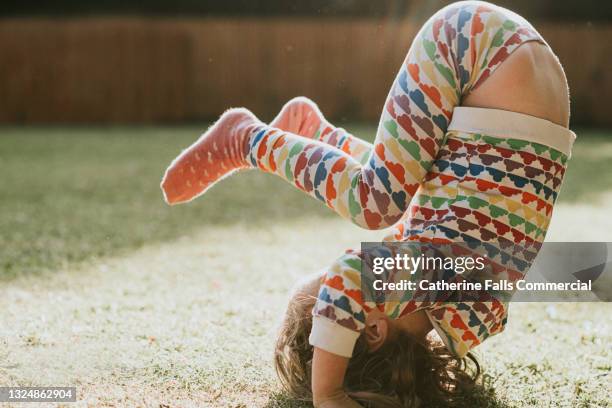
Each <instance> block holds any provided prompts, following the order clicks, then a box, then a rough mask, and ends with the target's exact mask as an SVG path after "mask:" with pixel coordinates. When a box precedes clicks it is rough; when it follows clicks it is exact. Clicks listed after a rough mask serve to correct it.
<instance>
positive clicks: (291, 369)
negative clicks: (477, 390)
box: [275, 282, 480, 407]
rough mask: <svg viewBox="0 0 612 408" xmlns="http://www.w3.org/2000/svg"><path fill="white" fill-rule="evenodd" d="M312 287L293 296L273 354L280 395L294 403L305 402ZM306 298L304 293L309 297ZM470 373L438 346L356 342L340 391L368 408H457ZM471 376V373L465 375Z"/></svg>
mask: <svg viewBox="0 0 612 408" xmlns="http://www.w3.org/2000/svg"><path fill="white" fill-rule="evenodd" d="M308 285H313V284H312V282H309V283H307V284H306V285H305V287H306V290H305V291H299V292H297V293H296V294H295V295H294V296H293V297H292V299H291V301H290V302H289V306H288V307H287V314H286V316H285V320H284V322H283V324H282V327H281V330H280V333H279V336H278V339H277V342H276V350H275V351H276V352H275V366H276V372H277V373H278V375H279V377H280V380H281V382H282V384H283V386H284V387H285V389H286V390H287V391H288V392H289V393H290V394H291V395H292V396H293V397H295V398H299V399H305V400H310V399H312V392H311V382H310V380H311V378H310V376H311V363H312V355H313V347H312V346H311V345H310V344H309V342H308V337H309V336H310V331H311V328H312V315H311V311H312V308H313V306H314V303H315V302H316V297H315V296H312V295H311V293H312V289H313V288H312V287H309V286H308ZM309 292H310V293H309ZM468 357H469V358H470V359H471V360H472V361H473V362H474V365H475V369H474V370H467V361H466V360H465V359H459V358H457V357H455V356H453V355H452V354H451V353H450V352H449V351H448V350H447V349H446V347H444V346H443V345H442V344H441V343H439V342H435V341H432V340H428V341H427V342H426V344H423V343H422V342H418V341H416V340H415V339H414V338H412V337H411V336H409V335H408V334H406V333H404V332H398V333H396V334H395V335H394V336H393V340H392V341H386V342H385V343H384V344H382V345H381V346H380V347H378V348H377V349H376V350H375V351H371V347H370V346H369V345H368V344H367V341H366V339H365V336H364V335H362V336H361V337H359V339H358V340H357V344H356V345H355V350H354V352H353V356H352V357H351V359H350V361H349V366H348V369H347V373H346V376H345V379H344V389H345V391H346V393H347V394H348V395H349V396H351V397H352V398H353V399H355V400H357V401H359V402H361V403H362V404H365V406H371V407H412V406H415V404H416V403H417V402H419V401H421V402H425V403H428V404H433V405H441V404H443V405H446V406H449V405H451V406H452V405H454V404H459V403H460V401H459V399H460V398H461V395H462V394H463V392H464V391H466V390H467V389H469V387H471V386H472V385H473V384H474V381H475V380H476V378H477V377H478V375H479V372H480V367H479V365H478V362H477V361H476V359H475V358H474V357H473V356H472V355H468ZM470 371H473V372H470Z"/></svg>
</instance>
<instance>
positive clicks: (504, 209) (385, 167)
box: [247, 1, 569, 356]
mask: <svg viewBox="0 0 612 408" xmlns="http://www.w3.org/2000/svg"><path fill="white" fill-rule="evenodd" d="M529 41H539V42H541V43H544V41H543V39H542V38H541V37H540V35H539V34H538V33H537V32H536V31H535V29H534V28H533V27H532V26H531V25H530V24H529V23H528V22H527V21H525V20H524V19H522V18H521V17H520V16H517V15H516V14H514V13H512V12H510V11H508V10H505V9H502V8H499V7H497V6H494V5H491V4H488V3H483V2H471V1H470V2H460V3H454V4H452V5H450V6H448V7H446V8H444V9H442V10H440V11H439V12H438V13H437V14H435V15H434V16H433V17H432V18H431V19H430V20H429V21H428V22H427V23H426V24H425V25H424V27H423V28H422V29H421V30H420V32H419V33H418V34H417V36H416V38H415V40H414V42H413V43H412V46H411V48H410V50H409V52H408V54H407V56H406V59H405V62H404V63H403V64H402V66H401V68H400V71H399V73H398V74H397V77H396V78H395V81H394V82H393V85H392V87H391V90H390V92H389V95H388V97H387V100H386V102H385V106H384V109H383V112H382V116H381V118H380V123H379V127H378V131H377V133H376V139H375V141H374V143H373V144H368V143H366V142H364V141H362V140H359V139H357V138H355V137H353V136H351V135H350V134H348V133H347V132H346V131H344V130H343V129H339V128H333V127H328V128H324V129H321V130H320V132H318V134H317V135H316V137H315V139H314V140H313V139H309V138H305V137H302V136H299V135H295V134H290V133H287V132H284V131H281V130H279V129H276V128H272V127H269V126H266V125H261V126H258V127H257V128H255V129H254V130H253V132H252V134H251V136H250V142H249V146H248V154H247V159H248V161H249V162H250V164H251V165H252V166H253V167H255V168H258V169H260V170H263V171H265V172H269V173H274V174H277V175H278V176H280V177H282V178H284V179H285V180H286V181H287V182H289V183H291V184H293V185H294V186H295V187H297V188H298V189H300V190H302V191H304V192H305V193H307V194H309V195H311V196H313V197H315V198H316V199H318V200H320V201H322V202H324V203H325V204H326V205H327V206H328V207H329V208H331V209H332V210H334V211H335V212H336V213H338V214H339V215H340V216H342V217H345V218H347V219H349V220H351V221H352V222H353V223H355V224H357V225H358V226H361V227H364V228H368V229H382V228H386V227H390V226H393V230H392V232H391V233H390V234H389V235H388V236H387V239H388V240H397V241H406V240H410V241H422V242H457V241H464V240H467V239H470V240H479V241H482V242H496V243H498V242H503V241H504V240H505V241H508V242H512V243H514V244H521V245H530V246H535V247H538V245H539V244H540V243H541V242H542V241H543V240H544V236H545V234H546V230H547V227H548V224H549V221H550V218H551V214H552V207H553V204H554V202H555V199H556V197H557V194H558V191H559V187H560V184H561V180H562V178H563V174H564V170H565V165H566V161H567V159H568V155H569V147H567V146H556V145H554V143H553V146H552V147H551V145H550V143H548V140H549V139H550V138H546V137H545V136H546V134H550V133H551V132H554V131H557V130H558V131H559V132H561V133H563V131H566V132H569V131H567V129H564V128H562V127H560V126H558V128H559V129H556V128H554V126H556V125H554V124H552V123H550V122H547V121H544V120H542V119H537V118H533V117H530V116H527V115H521V114H517V113H511V112H502V111H496V112H497V113H491V114H488V112H486V111H490V110H485V109H472V108H457V107H458V106H459V105H460V101H461V99H462V96H463V95H466V94H467V93H469V92H470V91H471V90H473V89H475V88H477V87H478V86H479V85H480V84H482V83H483V82H484V81H486V80H487V78H488V77H489V76H490V75H491V73H492V72H493V71H494V70H495V69H496V68H497V67H498V66H499V65H500V64H502V63H503V62H504V60H505V59H506V58H507V57H508V56H509V55H510V54H511V53H512V52H513V51H514V50H515V49H517V47H519V46H521V45H522V44H524V43H526V42H529ZM483 111H484V112H483ZM513 115H514V116H513ZM500 123H501V124H502V125H500ZM510 125H512V126H510ZM513 126H514V127H513ZM534 129H539V130H542V131H543V132H544V133H545V134H544V135H543V136H542V135H540V136H538V135H539V134H536V135H535V136H534V133H537V132H534ZM552 139H554V138H552ZM562 139H563V135H562V136H561V140H562ZM566 147H567V148H566ZM360 269H361V258H360V254H359V251H348V252H347V253H346V254H345V255H344V256H342V257H341V258H339V259H338V260H337V262H336V263H335V264H334V265H332V266H331V267H330V268H329V270H328V271H327V273H326V275H325V277H324V279H323V280H322V282H323V283H322V287H321V291H320V294H319V299H318V302H317V304H316V306H315V308H314V310H313V316H314V317H313V331H312V334H311V338H310V341H311V344H313V345H315V346H318V347H321V348H324V349H327V350H328V351H331V352H335V353H337V354H340V355H346V356H350V355H351V353H352V347H353V344H354V342H355V341H356V338H357V337H358V336H359V332H360V331H361V329H363V327H364V321H365V315H366V314H367V312H368V310H371V308H373V307H379V308H384V310H385V311H386V312H387V313H388V315H389V316H390V317H400V316H402V315H405V314H406V313H410V312H413V311H415V310H418V309H420V308H426V310H427V313H428V315H429V317H430V319H431V320H432V323H433V325H434V327H435V328H436V329H437V330H438V332H439V334H440V335H441V337H442V338H443V340H444V342H445V343H446V345H447V346H448V347H449V348H450V349H451V350H452V351H454V352H455V353H456V354H457V355H459V356H463V355H465V354H466V353H467V351H468V350H469V349H471V348H472V347H474V346H476V345H478V344H479V343H481V342H482V341H483V340H484V339H485V338H487V337H488V336H490V335H493V334H495V333H498V332H500V331H501V330H502V329H503V327H504V324H505V321H506V316H507V314H506V304H504V303H502V302H498V301H493V302H490V303H482V304H477V305H475V304H473V303H439V304H428V305H427V306H424V305H420V304H417V303H415V302H410V301H407V302H399V303H397V302H395V303H389V304H384V305H377V304H373V303H368V302H365V301H364V300H363V296H362V293H361V291H360ZM331 338H333V341H332V340H330V339H331Z"/></svg>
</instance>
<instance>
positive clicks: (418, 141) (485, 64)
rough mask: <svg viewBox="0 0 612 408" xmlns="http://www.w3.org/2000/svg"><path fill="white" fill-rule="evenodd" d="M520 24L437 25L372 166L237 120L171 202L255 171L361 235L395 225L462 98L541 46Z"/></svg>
mask: <svg viewBox="0 0 612 408" xmlns="http://www.w3.org/2000/svg"><path fill="white" fill-rule="evenodd" d="M516 17H518V16H516V15H513V14H509V12H507V11H506V10H503V9H499V8H497V7H495V6H492V5H490V4H488V3H482V2H461V3H455V4H453V5H451V6H449V7H446V8H444V9H442V10H441V11H440V12H438V13H437V14H436V15H435V16H434V17H433V18H432V19H430V20H429V21H428V23H427V24H426V25H425V26H424V27H423V29H422V30H421V31H420V32H419V34H418V35H417V36H416V38H415V40H414V42H413V44H412V47H411V48H410V51H409V52H408V55H407V57H406V61H405V63H404V65H402V67H401V69H400V72H399V73H398V75H397V77H396V79H395V81H394V83H393V86H392V88H391V91H390V93H389V96H388V98H387V101H386V103H385V109H384V110H383V114H382V117H381V120H380V123H379V128H378V132H377V135H376V140H375V142H374V145H373V149H372V150H371V153H370V156H369V158H368V160H367V163H366V164H364V165H362V164H361V163H360V162H359V161H357V160H355V159H354V158H353V157H351V156H350V155H348V154H346V153H345V152H343V151H342V150H339V149H337V148H334V147H332V146H330V145H328V144H325V143H321V142H318V141H315V140H311V139H308V138H305V137H301V136H298V135H295V134H291V133H287V132H283V131H281V130H280V129H277V128H273V127H270V126H267V125H265V124H263V123H261V122H259V121H257V120H255V119H254V118H252V117H246V116H248V115H247V114H246V113H245V112H244V111H230V112H228V113H226V114H225V115H224V116H223V117H222V119H221V120H220V121H219V122H218V123H217V124H216V125H215V126H214V127H213V128H212V129H211V131H209V132H208V133H207V134H206V135H204V137H202V138H201V139H200V140H199V141H198V142H196V144H194V145H193V146H192V147H191V148H190V149H189V150H188V151H187V152H185V153H184V154H183V155H181V156H180V157H179V158H178V159H177V160H176V161H175V162H174V163H173V165H172V166H171V167H170V168H169V169H168V171H167V174H166V176H165V178H164V181H163V183H162V187H163V188H164V190H165V192H166V198H167V199H168V201H169V202H172V203H175V202H182V201H188V200H190V199H192V198H193V197H195V196H197V195H198V194H201V193H202V192H204V191H205V190H206V189H207V188H208V187H210V185H212V184H213V183H214V182H216V181H218V180H219V179H220V178H222V177H224V176H226V175H227V174H229V173H231V172H232V171H234V170H236V169H239V168H244V167H247V166H249V165H250V166H252V167H256V168H259V169H261V170H264V171H267V172H272V173H275V174H277V175H279V176H281V177H283V178H285V179H286V180H287V181H289V182H291V183H293V184H294V185H295V186H296V187H298V188H300V189H301V190H303V191H305V192H307V193H308V194H310V195H311V196H313V197H316V198H318V199H319V200H321V201H323V202H325V203H326V204H327V205H328V206H329V207H330V208H332V209H334V210H335V211H336V212H337V213H339V214H340V215H342V216H344V217H346V218H348V219H350V220H352V221H353V222H354V223H356V224H357V225H359V226H362V227H365V228H369V229H379V228H384V227H387V226H389V225H392V224H393V223H395V222H396V221H397V220H398V219H399V218H400V217H401V216H402V214H403V213H404V211H405V210H406V208H407V206H408V204H409V202H410V200H411V198H412V196H413V194H414V193H415V191H416V190H417V188H418V186H419V183H420V182H421V181H422V180H423V177H424V175H425V174H426V172H427V170H428V169H429V167H430V166H431V163H432V161H433V160H434V158H435V156H436V154H437V151H438V149H439V146H440V145H441V144H442V143H443V141H444V138H445V133H446V128H447V126H448V123H449V120H450V118H451V116H452V112H453V109H454V107H455V106H457V105H458V104H459V102H460V100H461V97H462V96H463V95H465V94H467V93H468V92H469V91H470V90H471V89H472V88H473V87H474V86H476V85H478V84H480V83H482V81H483V80H484V79H485V78H487V77H488V76H489V75H490V74H491V72H492V71H493V70H494V69H495V68H496V67H497V66H498V65H499V64H500V63H501V62H503V61H504V59H505V58H506V57H507V56H508V55H509V54H510V53H511V52H512V51H513V50H514V49H515V48H517V47H518V46H520V45H521V44H523V43H524V42H526V41H531V40H540V41H541V39H540V37H539V35H538V34H537V33H536V32H535V31H534V30H533V29H532V28H531V26H530V25H529V24H528V23H527V22H526V21H524V20H522V19H520V17H519V18H518V19H517V18H516ZM239 116H240V117H242V118H243V120H239ZM206 173H208V174H206Z"/></svg>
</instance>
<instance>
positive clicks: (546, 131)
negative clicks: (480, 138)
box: [448, 106, 576, 157]
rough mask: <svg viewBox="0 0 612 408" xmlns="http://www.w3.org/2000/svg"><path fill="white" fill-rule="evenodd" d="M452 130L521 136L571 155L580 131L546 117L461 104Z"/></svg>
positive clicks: (457, 109) (500, 135) (455, 115)
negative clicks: (574, 130)
mask: <svg viewBox="0 0 612 408" xmlns="http://www.w3.org/2000/svg"><path fill="white" fill-rule="evenodd" d="M448 130H456V131H459V132H468V133H482V134H485V135H487V136H494V137H501V138H504V139H520V140H526V141H529V142H535V143H539V144H543V145H546V146H549V147H552V148H553V149H555V150H558V151H560V152H561V153H563V154H565V155H566V156H568V157H569V156H570V155H571V152H572V145H573V144H574V140H576V134H575V133H574V132H572V131H571V130H569V129H567V128H565V127H563V126H560V125H557V124H556V123H553V122H550V121H548V120H546V119H541V118H536V117H535V116H531V115H527V114H524V113H518V112H510V111H505V110H501V109H488V108H472V107H466V106H458V107H456V108H455V110H454V111H453V118H452V119H451V123H450V124H449V125H448Z"/></svg>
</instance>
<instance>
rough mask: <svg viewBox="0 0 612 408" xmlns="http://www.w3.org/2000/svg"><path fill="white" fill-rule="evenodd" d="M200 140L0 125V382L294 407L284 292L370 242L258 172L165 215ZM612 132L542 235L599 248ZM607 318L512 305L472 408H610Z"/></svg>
mask: <svg viewBox="0 0 612 408" xmlns="http://www.w3.org/2000/svg"><path fill="white" fill-rule="evenodd" d="M351 130H356V133H357V134H358V135H364V136H365V135H368V134H371V133H372V131H373V128H372V127H366V126H361V127H351ZM200 131H201V128H200V129H198V128H195V127H179V128H108V129H106V128H94V129H85V128H69V129H60V128H51V129H46V128H27V129H18V128H4V129H0V166H1V167H2V170H3V181H2V183H3V184H2V189H1V190H0V231H1V232H2V233H1V235H0V279H2V280H3V282H2V283H0V310H2V313H0V385H8V384H11V385H75V386H76V387H77V389H78V394H79V399H80V400H82V402H83V405H84V406H85V405H88V406H134V405H138V406H143V405H145V406H171V407H175V406H213V407H252V406H257V407H286V408H289V407H299V406H302V404H300V403H298V402H296V401H292V400H290V399H289V398H287V396H286V395H285V394H283V393H282V392H281V391H280V390H279V386H278V383H277V381H276V378H275V375H274V372H273V368H272V364H271V361H272V350H273V343H274V331H275V328H276V325H277V322H278V321H279V319H280V317H281V315H282V313H283V310H284V307H285V302H286V299H287V292H288V289H289V288H290V287H291V285H292V283H293V282H294V281H295V280H296V279H297V278H298V277H300V276H301V275H303V274H305V273H309V272H312V271H316V270H321V269H322V268H324V267H325V266H326V265H329V264H330V263H331V262H332V261H333V260H334V259H335V258H336V257H337V256H338V255H339V254H341V253H342V251H343V250H344V249H345V248H348V247H351V246H354V245H357V244H358V243H359V242H360V241H366V240H376V239H378V238H379V237H380V236H381V233H380V232H370V231H363V230H359V229H357V228H356V227H354V226H352V225H350V224H348V223H346V222H345V221H343V220H340V219H338V217H336V216H334V215H333V214H332V213H331V212H330V211H329V210H327V209H325V208H322V206H321V205H320V203H318V202H317V201H315V200H312V199H307V198H306V197H305V196H304V195H303V194H302V193H300V192H298V191H296V190H295V189H292V188H289V186H287V185H286V183H284V182H283V181H282V180H280V179H278V178H276V177H274V176H270V175H263V174H259V173H257V172H251V173H246V174H243V175H239V176H236V177H233V178H230V179H228V180H226V181H224V182H223V183H221V184H220V185H219V186H216V187H214V190H213V191H212V192H211V194H208V195H207V196H206V197H204V198H201V199H199V200H196V201H194V202H193V203H191V204H188V205H184V206H177V207H173V208H169V207H167V206H166V205H165V204H164V203H163V202H162V197H161V193H160V190H159V187H158V184H159V180H160V178H161V175H162V172H163V170H164V169H165V167H166V165H167V164H168V163H169V162H170V160H171V159H172V158H173V157H174V156H175V155H176V154H177V153H178V152H179V151H180V149H181V147H185V146H187V145H188V144H190V143H191V142H192V141H193V140H194V139H195V138H196V137H197V135H198V134H199V132H200ZM611 136H612V134H610V135H609V136H608V134H606V133H605V132H579V137H580V139H579V141H578V143H577V145H576V148H575V150H574V157H573V159H572V161H571V164H570V168H569V171H568V173H567V179H566V182H565V185H564V187H563V193H562V194H561V200H560V204H559V206H558V207H557V208H556V209H555V217H554V218H553V222H552V224H551V228H550V232H549V239H551V240H556V241H563V240H572V239H578V240H584V241H587V240H608V241H609V240H610V236H611V234H610V232H609V231H611V230H612V219H611V218H610V216H609V214H610V210H611V209H612V205H610V204H607V202H606V198H609V197H611V195H610V192H612V171H611V170H612V160H611V159H612V137H611ZM585 225H586V226H587V227H586V228H585ZM611 312H612V308H611V307H610V303H599V304H594V303H593V304H587V303H584V304H544V303H535V304H525V303H521V304H513V305H512V307H511V310H510V321H509V324H508V327H507V329H506V331H505V332H504V333H503V334H502V335H499V336H495V337H493V338H492V339H490V340H488V341H487V342H486V343H485V344H483V345H482V346H481V347H479V350H478V352H479V353H480V355H481V360H482V363H483V367H484V370H485V376H484V381H483V384H482V385H481V386H480V388H479V389H478V390H477V392H475V393H474V395H473V396H472V397H471V399H470V401H468V402H466V406H473V407H491V408H500V407H503V408H505V407H532V406H540V407H549V406H556V407H585V408H586V407H599V406H606V405H609V404H610V402H611V401H612V397H611V396H610V391H609V390H610V387H609V381H610V375H611V370H612V366H611V364H610V361H611V358H612V356H611V355H610V347H609V345H610V344H611V342H612V334H611V333H612V331H611V329H610V319H609V316H610V313H611Z"/></svg>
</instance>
